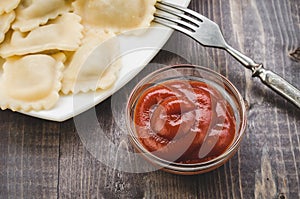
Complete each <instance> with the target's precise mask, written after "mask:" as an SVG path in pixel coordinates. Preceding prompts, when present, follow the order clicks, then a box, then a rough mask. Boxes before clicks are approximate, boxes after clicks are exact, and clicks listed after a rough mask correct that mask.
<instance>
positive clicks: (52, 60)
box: [0, 54, 63, 111]
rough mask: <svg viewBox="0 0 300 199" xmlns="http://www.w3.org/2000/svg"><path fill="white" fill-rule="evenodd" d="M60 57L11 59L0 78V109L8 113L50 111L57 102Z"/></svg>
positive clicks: (60, 74) (38, 55)
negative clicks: (10, 111) (9, 111)
mask: <svg viewBox="0 0 300 199" xmlns="http://www.w3.org/2000/svg"><path fill="white" fill-rule="evenodd" d="M62 58H63V56H61V55H56V56H53V57H52V56H49V55H45V54H35V55H27V56H24V57H11V58H9V59H7V61H6V62H5V63H4V65H3V74H2V75H1V77H0V107H1V109H6V108H10V109H11V110H14V111H17V110H23V111H29V110H41V109H50V108H51V107H53V106H54V105H55V104H56V102H57V101H58V99H59V94H58V92H59V90H60V89H61V83H60V81H61V78H62V70H63V63H62V61H63V60H61V59H62Z"/></svg>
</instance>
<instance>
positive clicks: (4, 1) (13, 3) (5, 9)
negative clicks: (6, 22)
mask: <svg viewBox="0 0 300 199" xmlns="http://www.w3.org/2000/svg"><path fill="white" fill-rule="evenodd" d="M19 3H20V0H1V1H0V15H1V14H3V13H10V12H11V11H13V10H14V9H15V8H16V7H17V6H18V5H19Z"/></svg>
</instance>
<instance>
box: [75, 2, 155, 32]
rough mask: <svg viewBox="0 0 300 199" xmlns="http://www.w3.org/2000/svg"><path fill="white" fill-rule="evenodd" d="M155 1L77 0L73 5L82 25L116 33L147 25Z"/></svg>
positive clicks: (151, 16) (151, 15) (150, 19)
mask: <svg viewBox="0 0 300 199" xmlns="http://www.w3.org/2000/svg"><path fill="white" fill-rule="evenodd" d="M155 3H156V0H114V1H107V0H77V1H75V2H74V3H73V7H74V12H75V13H77V14H79V15H80V16H81V17H82V23H83V24H84V25H86V26H92V27H98V28H102V29H104V30H107V31H112V32H115V33H117V32H123V31H127V30H131V29H136V28H143V27H148V26H149V25H150V22H151V21H152V19H153V14H154V12H155V7H154V5H155Z"/></svg>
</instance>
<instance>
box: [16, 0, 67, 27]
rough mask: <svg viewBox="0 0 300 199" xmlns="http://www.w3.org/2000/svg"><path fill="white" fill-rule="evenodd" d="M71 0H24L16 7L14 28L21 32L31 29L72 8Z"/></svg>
mask: <svg viewBox="0 0 300 199" xmlns="http://www.w3.org/2000/svg"><path fill="white" fill-rule="evenodd" d="M70 5H71V1H70V0H22V1H21V3H20V5H19V6H18V8H17V9H16V15H17V17H16V21H15V22H14V24H13V25H12V28H13V29H15V30H19V31H21V32H28V31H31V30H33V29H35V28H37V27H39V26H40V25H43V24H46V23H47V22H48V20H50V19H55V18H56V17H57V16H58V15H60V14H63V13H66V12H68V11H69V10H70V8H71V7H70Z"/></svg>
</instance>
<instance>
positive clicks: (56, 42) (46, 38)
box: [0, 13, 83, 58]
mask: <svg viewBox="0 0 300 199" xmlns="http://www.w3.org/2000/svg"><path fill="white" fill-rule="evenodd" d="M80 19H81V18H80V16H78V15H76V14H73V13H66V14H64V15H62V16H60V17H58V18H57V19H55V20H53V21H51V22H49V23H48V24H47V25H45V26H41V27H38V28H36V29H34V30H32V31H30V32H29V33H22V32H20V31H17V30H15V31H10V32H9V33H8V34H7V36H6V39H5V40H4V42H3V44H2V45H1V46H0V56H2V57H5V58H6V57H9V56H13V55H25V54H29V53H38V52H42V51H46V50H70V51H74V50H76V49H77V48H78V47H79V45H80V43H81V38H82V36H83V35H82V29H83V26H82V25H81V24H80Z"/></svg>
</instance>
